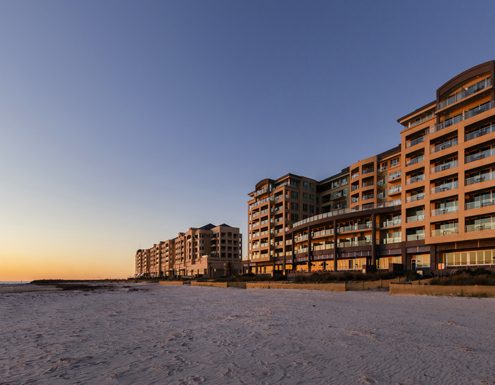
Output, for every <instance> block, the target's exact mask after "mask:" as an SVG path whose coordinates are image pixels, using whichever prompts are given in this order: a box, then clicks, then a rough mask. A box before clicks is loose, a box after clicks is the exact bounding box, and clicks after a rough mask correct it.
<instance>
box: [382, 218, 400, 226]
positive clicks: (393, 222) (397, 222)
mask: <svg viewBox="0 0 495 385" xmlns="http://www.w3.org/2000/svg"><path fill="white" fill-rule="evenodd" d="M401 224H402V220H401V219H400V218H398V219H392V220H388V221H384V222H383V223H382V227H394V226H400V225H401Z"/></svg>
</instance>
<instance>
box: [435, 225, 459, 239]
mask: <svg viewBox="0 0 495 385" xmlns="http://www.w3.org/2000/svg"><path fill="white" fill-rule="evenodd" d="M452 234H459V228H458V227H446V228H443V229H434V230H432V231H431V236H432V237H441V236H444V235H452Z"/></svg>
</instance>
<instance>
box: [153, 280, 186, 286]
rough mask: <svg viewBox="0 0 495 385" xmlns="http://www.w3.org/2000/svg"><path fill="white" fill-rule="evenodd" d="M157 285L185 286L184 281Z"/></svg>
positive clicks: (163, 282)
mask: <svg viewBox="0 0 495 385" xmlns="http://www.w3.org/2000/svg"><path fill="white" fill-rule="evenodd" d="M158 283H159V284H160V285H163V286H182V285H185V284H186V283H185V282H184V281H159V282H158Z"/></svg>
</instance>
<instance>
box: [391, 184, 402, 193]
mask: <svg viewBox="0 0 495 385" xmlns="http://www.w3.org/2000/svg"><path fill="white" fill-rule="evenodd" d="M401 191H402V186H394V187H392V188H391V189H389V190H388V195H394V194H400V192H401Z"/></svg>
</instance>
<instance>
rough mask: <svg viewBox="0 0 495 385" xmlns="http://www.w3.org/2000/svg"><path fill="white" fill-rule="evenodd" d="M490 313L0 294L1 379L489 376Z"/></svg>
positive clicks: (409, 304) (270, 299)
mask: <svg viewBox="0 0 495 385" xmlns="http://www.w3.org/2000/svg"><path fill="white" fill-rule="evenodd" d="M494 319H495V300H494V299H478V298H450V297H425V296H417V297H413V296H405V297H392V296H389V295H388V294H387V293H384V292H346V293H332V292H311V291H302V290H301V291H299V290H240V289H218V288H206V287H189V286H183V287H182V286H181V287H164V286H158V285H154V284H133V285H132V286H131V287H125V286H124V285H116V287H115V289H113V290H108V289H103V290H97V291H91V292H85V291H37V292H23V293H12V292H9V293H0V326H1V327H0V373H1V375H0V384H2V385H7V384H9V385H10V384H50V385H56V384H284V385H285V384H338V385H341V384H403V385H412V384H449V385H451V384H480V385H482V384H495V366H494V361H493V359H494V357H495V333H494V327H493V320H494Z"/></svg>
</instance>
